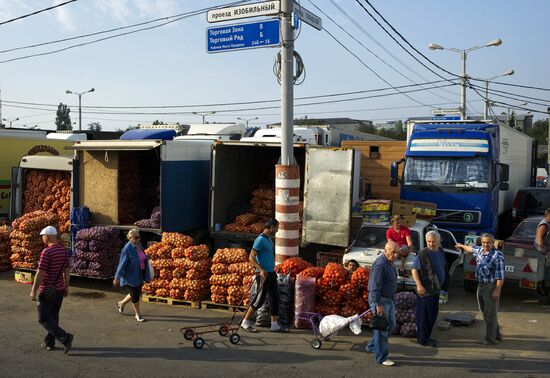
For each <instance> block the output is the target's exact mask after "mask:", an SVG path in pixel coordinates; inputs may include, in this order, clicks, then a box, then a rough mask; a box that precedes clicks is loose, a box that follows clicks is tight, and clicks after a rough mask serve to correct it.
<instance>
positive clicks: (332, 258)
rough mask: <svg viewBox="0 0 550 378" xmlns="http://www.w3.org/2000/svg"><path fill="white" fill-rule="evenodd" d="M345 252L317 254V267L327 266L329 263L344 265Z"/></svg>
mask: <svg viewBox="0 0 550 378" xmlns="http://www.w3.org/2000/svg"><path fill="white" fill-rule="evenodd" d="M342 256H344V252H317V266H321V267H322V266H327V264H328V263H330V262H334V263H337V264H341V263H342Z"/></svg>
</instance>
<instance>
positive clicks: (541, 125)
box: [527, 118, 548, 145]
mask: <svg viewBox="0 0 550 378" xmlns="http://www.w3.org/2000/svg"><path fill="white" fill-rule="evenodd" d="M527 135H529V136H530V137H531V138H533V139H535V140H536V141H537V143H538V144H539V145H541V144H542V145H545V144H546V143H548V142H547V141H548V118H547V119H539V120H536V121H535V122H534V123H533V127H531V128H530V129H529V130H527Z"/></svg>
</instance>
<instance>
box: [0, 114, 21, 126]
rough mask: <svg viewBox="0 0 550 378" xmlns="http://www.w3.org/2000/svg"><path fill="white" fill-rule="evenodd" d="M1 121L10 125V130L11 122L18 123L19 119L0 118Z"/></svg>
mask: <svg viewBox="0 0 550 378" xmlns="http://www.w3.org/2000/svg"><path fill="white" fill-rule="evenodd" d="M2 121H6V122H9V123H10V129H11V124H12V122H15V121H19V117H17V118H12V119H6V118H2Z"/></svg>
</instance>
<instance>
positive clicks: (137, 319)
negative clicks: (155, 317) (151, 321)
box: [136, 315, 145, 323]
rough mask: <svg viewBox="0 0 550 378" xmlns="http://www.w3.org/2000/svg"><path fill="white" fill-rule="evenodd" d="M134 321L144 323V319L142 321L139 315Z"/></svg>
mask: <svg viewBox="0 0 550 378" xmlns="http://www.w3.org/2000/svg"><path fill="white" fill-rule="evenodd" d="M136 321H138V322H140V323H142V322H144V321H145V319H144V318H143V316H141V315H136Z"/></svg>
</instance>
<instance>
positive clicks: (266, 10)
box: [206, 0, 281, 22]
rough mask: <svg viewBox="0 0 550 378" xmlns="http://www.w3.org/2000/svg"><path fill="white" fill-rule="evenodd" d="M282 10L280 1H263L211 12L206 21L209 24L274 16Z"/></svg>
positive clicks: (207, 14) (208, 13)
mask: <svg viewBox="0 0 550 378" xmlns="http://www.w3.org/2000/svg"><path fill="white" fill-rule="evenodd" d="M280 9H281V3H280V2H279V0H275V1H262V2H261V3H254V4H247V5H239V6H235V7H227V8H218V9H212V10H209V11H208V12H207V13H206V20H207V21H208V22H222V21H229V20H237V19H240V18H249V17H258V16H272V15H275V14H279V11H280Z"/></svg>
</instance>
